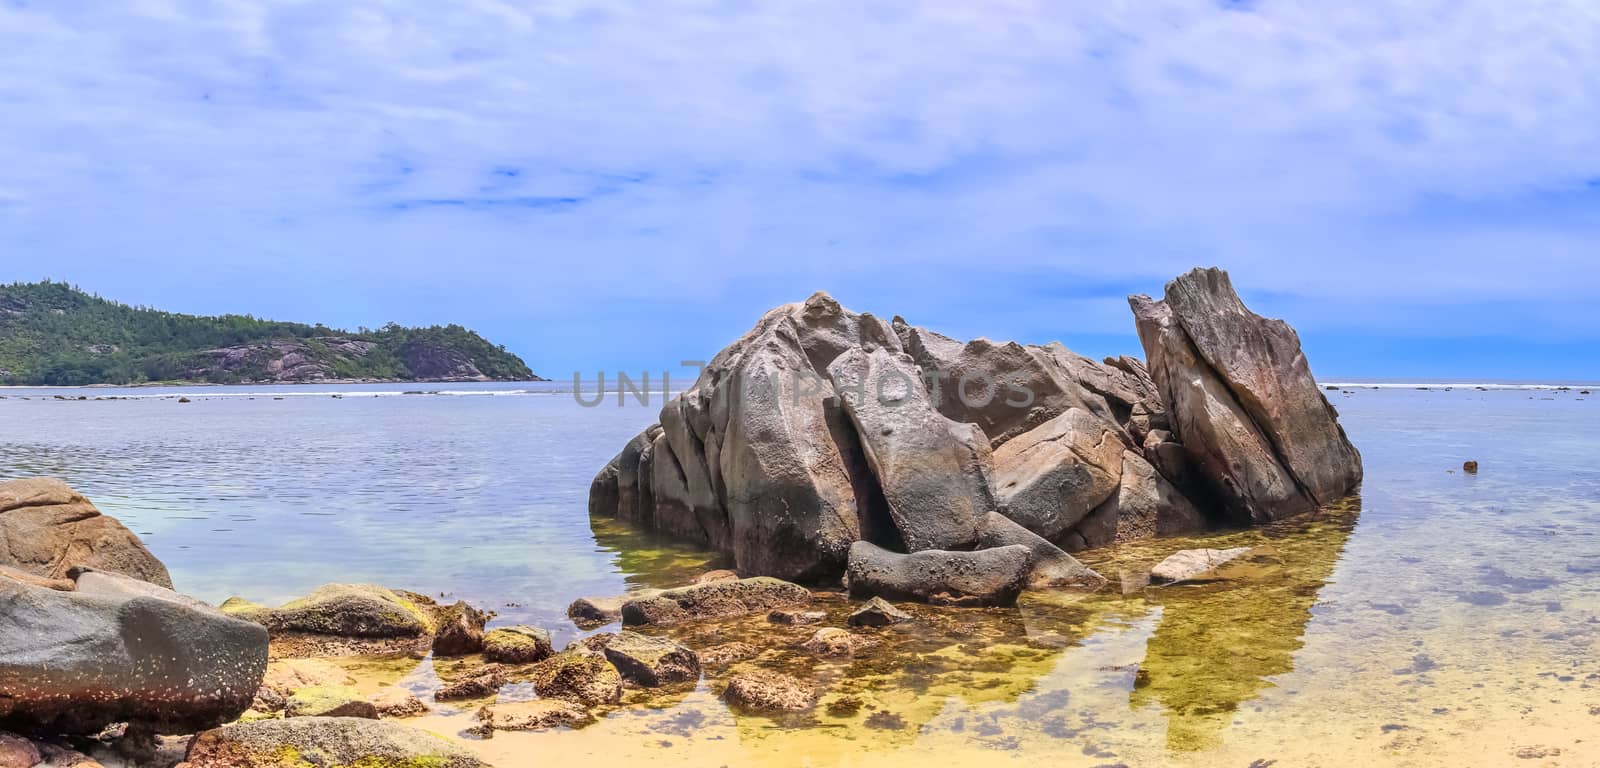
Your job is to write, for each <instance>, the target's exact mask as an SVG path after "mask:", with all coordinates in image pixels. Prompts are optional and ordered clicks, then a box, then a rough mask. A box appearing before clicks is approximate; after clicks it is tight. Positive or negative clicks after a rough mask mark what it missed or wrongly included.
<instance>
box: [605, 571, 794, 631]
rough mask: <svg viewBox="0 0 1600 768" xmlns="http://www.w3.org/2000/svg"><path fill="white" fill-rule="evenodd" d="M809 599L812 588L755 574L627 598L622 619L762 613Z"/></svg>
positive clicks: (666, 620)
mask: <svg viewBox="0 0 1600 768" xmlns="http://www.w3.org/2000/svg"><path fill="white" fill-rule="evenodd" d="M810 603H811V590H809V589H806V588H805V587H802V586H799V585H797V584H790V583H789V582H787V581H780V580H778V579H773V578H768V577H765V576H758V577H755V578H751V579H740V580H738V581H718V582H713V583H711V584H695V585H693V586H688V587H679V588H678V589H669V590H667V591H665V592H662V593H661V594H659V595H656V596H654V597H647V598H641V599H636V600H630V601H628V602H627V603H625V604H623V606H622V623H623V624H625V625H630V626H637V625H643V624H655V625H664V624H677V623H679V622H683V621H690V620H693V619H716V618H727V617H730V616H743V615H745V614H749V613H765V612H767V611H770V610H772V609H774V608H794V607H799V606H804V605H809V604H810Z"/></svg>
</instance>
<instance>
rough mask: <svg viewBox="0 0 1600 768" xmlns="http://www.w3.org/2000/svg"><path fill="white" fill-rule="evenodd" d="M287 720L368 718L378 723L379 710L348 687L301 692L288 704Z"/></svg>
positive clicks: (334, 686) (320, 687)
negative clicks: (296, 718) (299, 718)
mask: <svg viewBox="0 0 1600 768" xmlns="http://www.w3.org/2000/svg"><path fill="white" fill-rule="evenodd" d="M283 714H284V716H285V717H364V718H367V719H369V720H370V719H377V717H378V708H377V707H376V706H375V705H373V703H372V702H370V701H367V698H366V697H365V696H363V695H361V692H360V691H358V690H356V689H355V688H352V687H350V686H348V685H314V686H311V687H309V688H301V689H299V690H297V691H295V692H294V693H292V694H290V695H289V697H288V698H287V699H286V700H285V701H284V705H283Z"/></svg>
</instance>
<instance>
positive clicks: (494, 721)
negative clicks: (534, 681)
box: [478, 699, 594, 731]
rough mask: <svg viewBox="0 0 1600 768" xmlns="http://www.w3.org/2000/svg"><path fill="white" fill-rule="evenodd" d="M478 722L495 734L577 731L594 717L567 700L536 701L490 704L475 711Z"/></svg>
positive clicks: (592, 720)
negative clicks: (503, 732)
mask: <svg viewBox="0 0 1600 768" xmlns="http://www.w3.org/2000/svg"><path fill="white" fill-rule="evenodd" d="M478 722H480V723H482V724H483V725H484V726H486V727H487V728H489V729H490V730H495V731H542V730H545V729H547V728H556V727H559V726H565V727H568V728H579V727H582V726H585V725H588V724H589V723H592V722H594V716H593V715H591V714H589V710H587V709H584V708H583V707H582V706H580V705H578V704H574V703H572V702H570V701H562V700H560V699H538V700H536V701H517V702H505V703H496V704H491V705H489V706H487V707H484V708H483V709H480V710H478Z"/></svg>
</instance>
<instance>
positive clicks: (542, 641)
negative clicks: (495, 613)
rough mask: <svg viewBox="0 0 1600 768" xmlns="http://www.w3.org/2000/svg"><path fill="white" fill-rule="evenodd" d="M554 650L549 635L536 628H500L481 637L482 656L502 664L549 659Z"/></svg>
mask: <svg viewBox="0 0 1600 768" xmlns="http://www.w3.org/2000/svg"><path fill="white" fill-rule="evenodd" d="M554 653H555V649H554V648H552V647H551V644H550V633H549V632H546V631H544V630H543V629H540V628H538V627H530V626H526V625H518V626H515V627H501V628H498V629H495V630H492V631H490V632H489V633H488V634H486V635H484V636H483V655H484V658H487V659H488V660H490V661H496V662H501V663H504V664H527V663H530V662H535V661H543V660H545V659H548V658H550V656H551V655H553V654H554Z"/></svg>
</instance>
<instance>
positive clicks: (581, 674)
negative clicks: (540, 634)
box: [530, 648, 622, 707]
mask: <svg viewBox="0 0 1600 768" xmlns="http://www.w3.org/2000/svg"><path fill="white" fill-rule="evenodd" d="M530 677H531V678H532V682H533V689H534V690H535V691H537V692H538V694H539V695H540V696H543V697H545V698H551V699H562V700H565V701H574V702H577V703H579V704H583V705H585V706H591V707H592V706H595V705H599V704H615V703H617V702H619V701H621V700H622V675H621V674H619V673H618V672H617V670H616V668H615V667H613V666H611V662H609V661H606V657H604V656H602V655H600V654H598V653H595V652H593V651H589V650H585V649H571V648H569V649H567V650H565V651H562V652H561V653H558V654H556V655H554V656H551V657H550V658H548V659H545V660H544V661H541V662H539V663H538V664H537V665H536V666H534V668H533V669H532V670H531V673H530Z"/></svg>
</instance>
